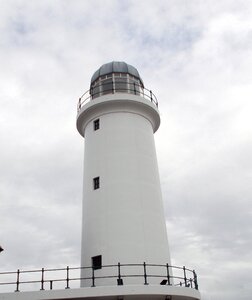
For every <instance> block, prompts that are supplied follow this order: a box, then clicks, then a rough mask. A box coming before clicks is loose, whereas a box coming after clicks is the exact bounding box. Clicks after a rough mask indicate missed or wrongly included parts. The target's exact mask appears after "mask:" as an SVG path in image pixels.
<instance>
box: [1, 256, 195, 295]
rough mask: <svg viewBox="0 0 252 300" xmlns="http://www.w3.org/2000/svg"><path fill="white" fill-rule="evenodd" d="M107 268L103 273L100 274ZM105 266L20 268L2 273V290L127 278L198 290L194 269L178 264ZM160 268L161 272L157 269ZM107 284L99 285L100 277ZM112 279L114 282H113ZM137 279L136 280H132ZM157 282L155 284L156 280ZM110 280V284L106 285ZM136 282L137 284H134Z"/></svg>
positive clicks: (92, 284)
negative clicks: (81, 275)
mask: <svg viewBox="0 0 252 300" xmlns="http://www.w3.org/2000/svg"><path fill="white" fill-rule="evenodd" d="M101 269H102V270H103V275H101V274H99V273H100V272H99V271H101ZM101 269H98V270H97V269H96V268H94V267H73V268H72V267H68V266H67V267H66V268H59V269H44V268H42V269H40V270H30V271H24V270H17V271H15V272H1V273H0V293H2V292H10V286H11V287H12V288H11V291H15V292H19V291H21V290H22V291H27V290H39V289H40V290H45V289H47V290H52V289H64V288H65V289H69V288H77V287H79V286H80V282H81V283H82V286H87V287H96V286H105V285H110V286H111V285H112V286H115V285H118V286H120V285H127V280H129V279H130V281H131V283H130V284H134V280H135V281H136V283H135V284H143V285H154V284H160V285H166V286H178V287H187V288H193V289H196V290H198V281H197V275H196V272H195V271H194V270H190V269H187V268H186V267H177V266H170V265H168V264H165V265H157V264H147V263H145V262H144V263H142V264H120V263H118V264H116V265H103V266H101ZM80 270H85V271H87V274H88V276H86V277H80V275H79V274H80ZM157 270H158V272H157ZM101 279H102V280H103V284H99V280H101ZM111 280H112V281H111ZM132 280H133V281H132ZM154 281H155V283H154ZM106 282H107V284H106ZM132 282H133V283H132ZM76 284H78V286H77V285H76Z"/></svg>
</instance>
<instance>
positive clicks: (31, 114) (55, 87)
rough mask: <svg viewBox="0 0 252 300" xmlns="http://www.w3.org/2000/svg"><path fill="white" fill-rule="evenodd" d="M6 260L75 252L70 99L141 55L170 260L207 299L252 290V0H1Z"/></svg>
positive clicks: (49, 261) (73, 257)
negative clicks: (99, 72) (155, 106)
mask: <svg viewBox="0 0 252 300" xmlns="http://www.w3.org/2000/svg"><path fill="white" fill-rule="evenodd" d="M0 7H1V9H0V35H1V38H0V82H1V84H0V101H1V102H0V103H1V109H0V153H1V155H0V166H1V168H0V170H1V172H0V222H1V223H0V238H1V239H0V244H1V246H2V247H3V248H4V249H5V251H4V252H2V253H1V255H0V263H1V271H13V270H16V269H17V268H20V269H32V268H41V267H58V266H66V265H70V266H78V265H79V264H80V235H81V201H82V199H81V198H82V171H83V139H82V138H81V136H80V135H79V134H78V132H77V130H76V128H75V119H76V103H77V100H78V97H79V96H80V95H82V93H83V92H85V91H86V90H87V89H88V87H89V83H90V78H91V76H92V74H93V73H94V71H95V70H96V69H98V68H99V67H100V66H101V65H102V64H103V63H106V62H110V61H113V60H118V61H126V62H127V63H129V64H131V65H133V66H135V67H136V68H137V69H138V71H139V73H140V74H141V77H142V78H143V80H144V83H145V86H146V87H147V88H149V89H152V90H153V92H154V93H155V94H156V96H157V97H158V100H159V108H160V114H161V127H160V129H159V131H158V132H157V133H156V135H155V140H156V148H157V154H158V161H159V170H160V177H161V184H162V191H163V199H164V202H165V213H166V220H167V230H168V235H169V241H170V249H171V256H172V262H173V264H175V265H186V266H188V267H190V268H194V269H196V271H197V273H198V275H199V285H200V290H201V293H202V298H203V300H212V299H214V300H227V299H228V300H237V299H240V300H250V299H251V295H252V287H251V280H252V253H251V249H252V202H251V195H252V117H251V116H252V104H251V97H252V85H251V81H252V2H251V1H249V0H244V1H243V0H234V1H233V0H204V1H203V0H202V1H201V0H156V1H148V0H142V1H138V0H134V1H130V0H128V1H127V0H121V1H119V0H117V1H116V0H111V1H110V0H103V1H101V0H100V1H98V0H97V1H96V0H95V1H87V0H86V1H85V0H83V1H80V0H71V1H70V0H68V1H66V0H61V1H60V0H51V1H47V0H43V1H35V0H34V1H28V0H26V1H24V0H21V1H18V0H14V1H11V0H9V1H5V0H0Z"/></svg>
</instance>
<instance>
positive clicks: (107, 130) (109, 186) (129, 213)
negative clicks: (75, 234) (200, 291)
mask: <svg viewBox="0 0 252 300" xmlns="http://www.w3.org/2000/svg"><path fill="white" fill-rule="evenodd" d="M97 118H99V119H100V129H99V130H97V131H94V129H93V120H95V119H97ZM159 123H160V118H159V113H158V110H157V108H156V107H155V105H153V104H152V103H151V102H149V101H148V100H146V99H144V98H142V97H139V96H135V95H130V94H113V95H106V96H102V97H100V98H97V99H95V100H92V101H91V102H89V103H88V104H86V105H85V106H84V107H83V108H82V110H81V112H80V113H79V116H78V119H77V128H78V130H79V131H80V132H81V134H82V135H83V136H85V156H84V157H85V158H84V180H83V228H82V252H81V264H82V266H91V257H92V256H96V255H102V264H105V265H107V264H117V263H118V262H120V263H122V264H129V263H143V262H144V261H145V262H146V263H152V264H166V263H170V256H169V248H168V241H167V233H166V226H165V218H164V210H163V203H162V195H161V189H160V180H159V173H158V166H157V159H156V151H155V144H154V136H153V132H154V131H156V130H157V129H158V126H159ZM97 176H99V177H100V189H98V190H93V178H94V177H97ZM95 272H96V276H104V275H108V274H110V273H108V272H111V274H113V275H116V272H117V269H116V268H114V270H111V271H110V270H108V269H106V268H103V269H102V270H96V271H95ZM128 272H131V274H132V268H131V271H130V270H128V269H127V268H124V269H123V270H122V273H123V274H125V275H126V274H129V273H128ZM152 272H153V274H159V273H160V272H162V275H163V274H164V275H163V276H165V274H166V273H165V269H162V271H161V270H160V269H157V268H156V269H154V268H153V269H152ZM133 274H139V275H140V274H143V268H142V267H141V268H135V270H134V271H133ZM90 275H91V273H90V272H86V271H85V270H84V271H83V272H82V277H87V276H90ZM115 281H116V279H113V284H115ZM140 282H141V283H142V282H143V278H139V279H137V278H134V279H129V278H125V279H124V284H130V283H135V284H137V283H140ZM152 282H156V283H159V282H160V278H158V279H157V280H155V279H152ZM111 283H112V282H111V281H109V280H108V279H106V280H99V282H98V284H99V285H108V284H111ZM82 285H83V286H84V285H89V286H90V281H87V282H86V283H85V282H83V283H82Z"/></svg>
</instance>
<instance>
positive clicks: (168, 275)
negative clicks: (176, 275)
mask: <svg viewBox="0 0 252 300" xmlns="http://www.w3.org/2000/svg"><path fill="white" fill-rule="evenodd" d="M166 271H167V280H168V285H171V281H170V272H169V264H166Z"/></svg>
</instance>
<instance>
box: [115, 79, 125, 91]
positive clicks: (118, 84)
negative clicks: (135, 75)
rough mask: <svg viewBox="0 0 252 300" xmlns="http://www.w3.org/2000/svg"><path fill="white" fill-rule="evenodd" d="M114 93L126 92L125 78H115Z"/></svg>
mask: <svg viewBox="0 0 252 300" xmlns="http://www.w3.org/2000/svg"><path fill="white" fill-rule="evenodd" d="M115 91H116V92H122V93H127V92H128V86H127V78H120V77H116V78H115Z"/></svg>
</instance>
